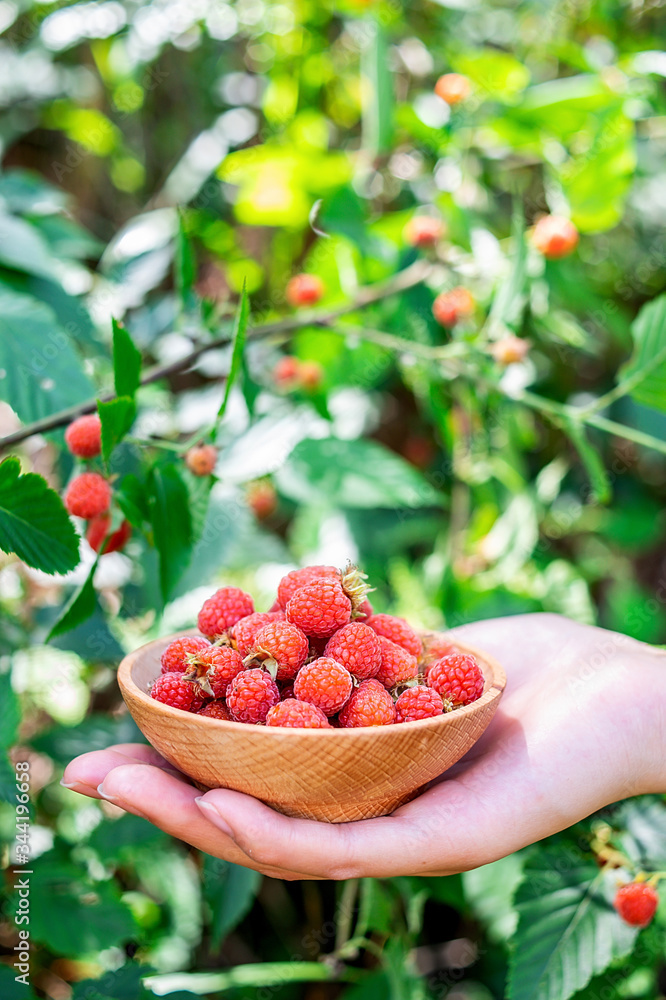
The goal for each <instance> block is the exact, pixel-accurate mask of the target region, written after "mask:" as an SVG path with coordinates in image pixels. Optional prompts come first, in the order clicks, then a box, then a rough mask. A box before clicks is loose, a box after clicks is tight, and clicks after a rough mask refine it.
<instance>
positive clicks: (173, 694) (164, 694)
mask: <svg viewBox="0 0 666 1000" xmlns="http://www.w3.org/2000/svg"><path fill="white" fill-rule="evenodd" d="M150 697H151V698H154V699H155V701H161V702H162V704H163V705H170V706H171V707H172V708H180V709H182V711H183V712H191V711H193V710H194V709H196V708H198V707H199V706H200V705H201V700H200V699H199V698H198V696H197V692H196V690H195V687H194V684H192V683H190V681H186V680H184V678H183V675H182V674H177V673H168V674H160V676H159V677H158V678H157V680H156V681H155V683H154V684H153V686H152V688H151V689H150Z"/></svg>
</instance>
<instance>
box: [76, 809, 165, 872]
mask: <svg viewBox="0 0 666 1000" xmlns="http://www.w3.org/2000/svg"><path fill="white" fill-rule="evenodd" d="M158 842H160V843H166V842H167V835H166V834H165V833H163V832H162V830H160V829H158V828H157V827H156V826H153V824H152V823H149V822H148V820H145V819H142V818H141V817H140V816H133V815H132V814H131V813H126V814H125V815H124V816H121V817H120V819H107V820H103V822H101V823H100V824H99V826H96V827H95V829H94V830H93V832H92V833H91V835H90V839H89V840H88V847H91V848H92V849H93V851H95V853H96V854H98V855H99V856H100V858H101V859H102V861H104V862H108V861H115V860H118V859H119V858H123V857H124V856H125V855H126V854H128V853H129V854H135V853H136V851H137V850H139V851H140V850H141V849H142V848H145V847H146V846H148V845H150V846H151V848H152V846H153V845H155V844H156V843H158Z"/></svg>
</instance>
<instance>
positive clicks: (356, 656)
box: [151, 566, 484, 729]
mask: <svg viewBox="0 0 666 1000" xmlns="http://www.w3.org/2000/svg"><path fill="white" fill-rule="evenodd" d="M368 589H369V588H368V586H367V584H366V583H365V576H364V575H363V574H362V573H359V571H358V570H357V569H355V568H354V567H348V568H347V569H346V570H345V571H340V570H338V569H336V568H335V567H334V566H306V567H305V568H303V569H297V570H292V572H291V573H287V575H286V576H285V577H283V578H282V580H281V581H280V583H279V585H278V592H277V599H276V601H275V604H274V605H273V607H272V609H271V610H270V611H266V612H256V611H255V610H254V602H253V600H252V597H251V596H250V595H249V594H246V593H245V592H244V591H242V590H239V589H238V588H237V587H222V589H220V590H218V591H216V593H215V594H213V595H212V597H209V598H208V600H207V601H205V603H204V605H203V607H202V608H201V611H200V612H199V619H198V624H199V630H200V632H202V633H203V637H202V636H182V637H181V638H178V639H175V640H174V641H173V642H171V643H170V644H169V645H168V646H167V648H166V649H165V650H164V652H163V654H162V673H161V675H160V676H159V677H158V679H157V680H156V681H155V683H154V684H153V687H152V690H151V695H152V697H153V698H156V699H157V700H158V701H161V702H163V703H164V704H167V705H171V706H173V707H175V708H180V709H183V710H184V711H187V712H197V713H199V714H200V715H206V716H209V717H210V718H214V719H221V720H223V721H232V722H245V723H250V724H254V725H257V724H259V725H261V724H264V725H267V726H283V727H287V728H309V729H330V728H341V729H345V728H355V727H358V726H386V725H392V724H394V723H402V722H415V721H418V720H420V719H428V718H432V717H434V716H437V715H442V713H444V712H450V711H453V710H454V709H455V708H457V707H458V706H461V705H467V704H469V703H470V702H473V701H476V700H477V698H480V697H481V695H482V694H483V688H484V677H483V674H482V672H481V669H480V667H479V665H478V663H477V662H476V660H475V658H474V657H473V656H470V655H468V654H464V653H460V652H459V651H457V650H456V648H455V646H453V644H452V643H451V641H450V640H448V639H447V638H446V637H445V636H437V637H429V638H427V639H425V640H423V641H422V639H421V637H420V636H419V635H418V633H417V632H416V631H415V630H414V629H413V628H412V627H411V625H409V623H408V622H406V621H405V620H404V619H403V618H397V617H395V616H394V615H386V614H375V613H374V611H373V609H372V606H371V604H370V602H369V601H368V599H367V592H368Z"/></svg>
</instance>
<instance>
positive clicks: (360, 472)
mask: <svg viewBox="0 0 666 1000" xmlns="http://www.w3.org/2000/svg"><path fill="white" fill-rule="evenodd" d="M276 478H277V483H278V487H279V489H280V491H281V492H282V493H283V494H284V495H285V496H288V497H291V498H292V499H293V500H297V501H299V502H301V503H326V504H328V505H336V504H337V505H338V506H340V507H350V508H351V507H366V508H367V507H370V508H372V507H430V506H434V505H439V504H440V503H441V502H442V498H441V496H440V494H439V493H438V492H437V491H436V490H435V488H434V487H433V486H431V485H430V483H429V482H428V480H427V479H426V478H425V477H424V476H422V475H421V473H420V472H417V470H416V469H414V467H413V466H411V465H409V463H408V462H406V461H405V460H404V459H402V458H400V457H399V456H397V455H395V454H394V453H393V452H391V451H389V450H388V449H387V448H384V447H383V446H382V445H380V444H377V443H376V442H374V441H365V440H356V441H353V440H352V441H346V440H345V441H343V440H339V439H337V438H324V439H323V440H312V439H306V440H305V441H301V443H300V444H298V445H297V446H296V448H294V450H293V452H292V453H291V455H290V457H289V459H288V461H287V462H286V464H285V465H284V466H283V467H282V469H280V470H279V471H278V473H277V477H276Z"/></svg>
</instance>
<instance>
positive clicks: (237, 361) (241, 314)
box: [217, 282, 250, 419]
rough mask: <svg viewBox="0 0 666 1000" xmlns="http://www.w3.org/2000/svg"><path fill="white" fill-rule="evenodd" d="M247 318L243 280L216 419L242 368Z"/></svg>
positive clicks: (247, 307)
mask: <svg viewBox="0 0 666 1000" xmlns="http://www.w3.org/2000/svg"><path fill="white" fill-rule="evenodd" d="M249 318H250V302H249V299H248V296H247V292H246V291H245V282H243V288H242V290H241V294H240V300H239V302H238V308H237V309H236V315H235V316H234V328H233V331H232V333H231V342H232V344H233V347H232V351H231V367H230V368H229V374H228V375H227V385H226V388H225V390H224V399H223V400H222V405H221V406H220V409H219V410H218V413H217V416H218V419H222V417H223V416H224V413H225V411H226V408H227V403H228V402H229V396H230V395H231V390H232V389H233V386H234V383H235V381H236V379H237V378H238V376H239V374H240V372H241V369H242V365H243V351H244V349H245V339H246V336H247V324H248V320H249Z"/></svg>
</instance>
